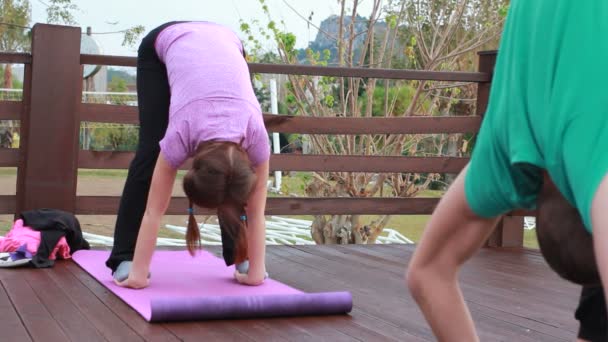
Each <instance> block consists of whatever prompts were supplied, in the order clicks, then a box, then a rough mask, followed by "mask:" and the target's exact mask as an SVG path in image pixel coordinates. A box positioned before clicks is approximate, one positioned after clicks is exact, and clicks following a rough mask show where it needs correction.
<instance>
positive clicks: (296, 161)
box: [0, 150, 469, 173]
mask: <svg viewBox="0 0 608 342" xmlns="http://www.w3.org/2000/svg"><path fill="white" fill-rule="evenodd" d="M0 153H1V150H0ZM134 155H135V153H134V152H114V151H88V150H81V151H79V152H78V167H79V168H84V169H126V168H128V167H129V164H130V163H131V160H133V157H134ZM468 161H469V158H457V157H426V158H422V157H398V156H388V157H378V156H336V155H310V154H308V155H302V154H274V155H271V157H270V169H271V171H275V170H277V171H319V172H325V171H339V172H351V171H352V172H374V173H375V172H397V173H405V172H436V173H458V172H460V170H462V169H463V168H464V167H465V166H466V164H467V163H468ZM1 162H2V155H1V154H0V163H1ZM0 165H1V164H0ZM189 168H190V163H187V164H186V165H183V166H182V167H180V169H182V170H188V169H189Z"/></svg>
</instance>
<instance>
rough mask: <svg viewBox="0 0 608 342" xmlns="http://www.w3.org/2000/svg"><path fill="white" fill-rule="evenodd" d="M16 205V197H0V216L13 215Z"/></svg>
mask: <svg viewBox="0 0 608 342" xmlns="http://www.w3.org/2000/svg"><path fill="white" fill-rule="evenodd" d="M16 204H17V196H15V195H0V214H1V215H7V214H8V215H12V214H14V213H15V210H16Z"/></svg>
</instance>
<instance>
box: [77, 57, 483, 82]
mask: <svg viewBox="0 0 608 342" xmlns="http://www.w3.org/2000/svg"><path fill="white" fill-rule="evenodd" d="M80 63H81V64H93V65H116V66H128V67H135V66H137V59H136V57H125V56H104V55H86V54H83V55H81V56H80ZM249 71H250V72H252V73H261V74H290V75H312V76H336V77H369V78H381V79H408V80H429V81H450V82H490V80H491V76H490V75H489V74H487V73H481V72H460V71H450V72H448V71H424V70H402V69H375V68H347V67H324V66H312V65H289V64H263V63H250V64H249Z"/></svg>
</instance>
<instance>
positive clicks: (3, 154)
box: [0, 148, 19, 167]
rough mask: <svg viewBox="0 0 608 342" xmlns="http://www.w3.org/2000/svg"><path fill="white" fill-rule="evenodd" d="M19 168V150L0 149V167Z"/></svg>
mask: <svg viewBox="0 0 608 342" xmlns="http://www.w3.org/2000/svg"><path fill="white" fill-rule="evenodd" d="M14 166H19V149H16V148H0V167H14Z"/></svg>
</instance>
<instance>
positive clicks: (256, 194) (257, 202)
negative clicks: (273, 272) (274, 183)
mask: <svg viewBox="0 0 608 342" xmlns="http://www.w3.org/2000/svg"><path fill="white" fill-rule="evenodd" d="M268 169H269V162H268V161H265V162H263V163H261V164H260V165H258V166H257V167H256V168H255V173H256V175H257V181H256V184H255V188H254V189H253V191H252V193H251V196H250V197H249V201H247V250H248V251H249V271H248V273H247V274H242V273H239V272H236V279H237V280H238V281H239V282H240V283H243V284H247V285H260V284H262V283H263V282H264V275H265V274H266V262H265V259H266V218H265V217H264V211H265V209H266V192H267V189H266V187H267V182H268Z"/></svg>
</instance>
